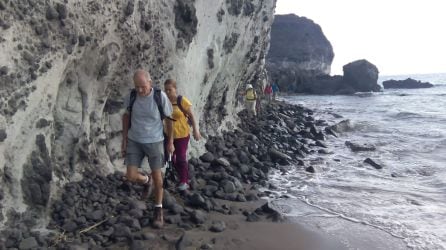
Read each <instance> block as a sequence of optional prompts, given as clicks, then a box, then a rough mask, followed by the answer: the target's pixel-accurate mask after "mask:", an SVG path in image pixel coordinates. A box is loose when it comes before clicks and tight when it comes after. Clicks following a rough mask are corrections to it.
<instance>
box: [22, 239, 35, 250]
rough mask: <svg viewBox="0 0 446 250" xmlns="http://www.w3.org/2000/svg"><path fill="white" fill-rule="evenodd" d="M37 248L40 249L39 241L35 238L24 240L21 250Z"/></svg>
mask: <svg viewBox="0 0 446 250" xmlns="http://www.w3.org/2000/svg"><path fill="white" fill-rule="evenodd" d="M36 247H39V244H38V243H37V240H36V239H35V238H34V237H29V238H26V239H24V240H22V241H21V242H20V245H19V249H20V250H26V249H33V248H36Z"/></svg>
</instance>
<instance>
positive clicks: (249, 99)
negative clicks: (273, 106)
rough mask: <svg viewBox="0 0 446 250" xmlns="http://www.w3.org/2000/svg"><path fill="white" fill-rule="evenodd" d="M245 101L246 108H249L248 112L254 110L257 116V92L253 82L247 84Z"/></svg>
mask: <svg viewBox="0 0 446 250" xmlns="http://www.w3.org/2000/svg"><path fill="white" fill-rule="evenodd" d="M245 102H246V109H247V110H248V112H252V113H253V114H254V116H256V115H257V112H256V103H257V94H256V91H255V90H254V88H253V87H252V85H251V84H248V85H246V90H245Z"/></svg>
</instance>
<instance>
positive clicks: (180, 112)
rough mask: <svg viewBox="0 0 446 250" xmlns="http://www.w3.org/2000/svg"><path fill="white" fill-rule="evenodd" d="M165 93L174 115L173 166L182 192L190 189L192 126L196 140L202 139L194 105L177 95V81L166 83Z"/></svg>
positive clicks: (169, 80)
mask: <svg viewBox="0 0 446 250" xmlns="http://www.w3.org/2000/svg"><path fill="white" fill-rule="evenodd" d="M164 92H166V94H167V97H168V98H169V100H170V102H171V103H172V107H173V113H172V118H173V119H174V120H175V122H174V123H173V138H174V140H173V143H174V148H175V151H174V152H173V155H172V160H173V165H174V167H175V169H176V171H177V173H178V175H179V179H180V183H179V185H178V189H179V190H180V191H184V190H187V189H188V188H189V184H188V182H189V164H188V162H187V147H188V144H189V140H190V126H192V135H193V137H194V139H195V140H197V141H198V140H200V139H201V134H200V131H199V130H198V125H197V121H196V120H195V117H194V114H193V113H192V108H191V107H192V103H191V102H190V101H189V100H188V99H187V98H186V97H184V96H181V95H178V94H177V83H176V81H175V80H172V79H168V80H166V81H165V82H164Z"/></svg>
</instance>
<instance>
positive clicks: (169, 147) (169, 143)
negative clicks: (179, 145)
mask: <svg viewBox="0 0 446 250" xmlns="http://www.w3.org/2000/svg"><path fill="white" fill-rule="evenodd" d="M174 151H175V147H174V146H173V142H168V143H167V152H169V154H173V152H174Z"/></svg>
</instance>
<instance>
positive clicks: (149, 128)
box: [121, 70, 175, 228]
mask: <svg viewBox="0 0 446 250" xmlns="http://www.w3.org/2000/svg"><path fill="white" fill-rule="evenodd" d="M133 82H134V84H135V89H133V90H132V91H131V92H130V94H129V95H128V96H127V97H126V98H125V99H124V107H125V108H126V110H125V112H124V115H123V117H122V131H123V133H122V146H121V150H122V155H123V156H125V164H126V165H127V174H126V178H127V180H129V181H131V182H135V183H140V184H143V185H144V191H143V195H142V198H147V197H148V196H149V193H150V186H151V178H150V177H149V176H147V175H143V174H141V173H140V172H138V168H140V167H141V163H142V161H143V159H144V157H145V156H147V157H148V161H149V165H150V168H151V170H152V173H151V177H152V178H153V182H154V186H155V211H154V218H153V221H152V222H153V226H154V227H155V228H162V227H163V225H164V219H163V208H162V202H163V178H162V174H161V168H162V167H163V163H164V145H163V141H164V135H163V119H164V118H166V117H169V116H171V115H172V105H171V104H170V101H169V99H168V98H167V95H166V94H165V93H164V92H162V91H161V90H160V89H158V88H152V80H151V77H150V74H149V73H148V72H146V71H144V70H137V71H136V72H135V73H134V75H133ZM164 120H165V123H166V126H167V132H168V133H167V134H168V138H167V140H168V143H167V150H168V152H170V153H173V152H174V150H175V149H174V145H173V136H172V134H173V124H172V123H173V122H172V120H170V119H164Z"/></svg>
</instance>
